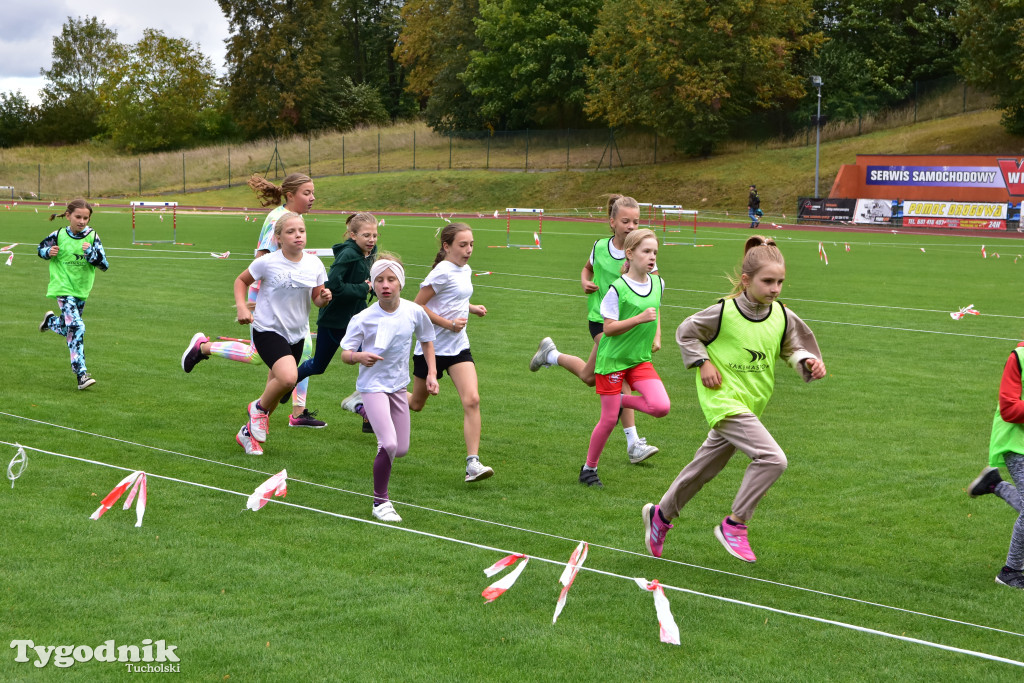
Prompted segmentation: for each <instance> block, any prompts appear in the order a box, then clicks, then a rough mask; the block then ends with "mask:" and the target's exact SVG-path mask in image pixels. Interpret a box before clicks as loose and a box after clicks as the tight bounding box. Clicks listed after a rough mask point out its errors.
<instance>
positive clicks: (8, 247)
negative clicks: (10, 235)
mask: <svg viewBox="0 0 1024 683" xmlns="http://www.w3.org/2000/svg"><path fill="white" fill-rule="evenodd" d="M16 246H18V242H15V243H14V244H8V245H7V246H6V247H0V252H4V251H10V250H11V249H14V248H15V247H16Z"/></svg>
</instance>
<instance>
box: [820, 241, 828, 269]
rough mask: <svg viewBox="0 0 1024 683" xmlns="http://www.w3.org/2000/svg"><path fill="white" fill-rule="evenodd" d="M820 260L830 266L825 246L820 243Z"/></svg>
mask: <svg viewBox="0 0 1024 683" xmlns="http://www.w3.org/2000/svg"><path fill="white" fill-rule="evenodd" d="M818 260H819V261H824V262H825V265H826V266H827V265H828V254H826V253H825V245H824V244H822V243H821V242H818Z"/></svg>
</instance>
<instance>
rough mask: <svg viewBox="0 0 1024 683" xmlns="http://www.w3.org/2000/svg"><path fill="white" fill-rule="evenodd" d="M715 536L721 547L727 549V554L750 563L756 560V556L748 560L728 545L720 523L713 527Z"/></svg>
mask: <svg viewBox="0 0 1024 683" xmlns="http://www.w3.org/2000/svg"><path fill="white" fill-rule="evenodd" d="M715 538H717V539H718V542H719V543H721V544H722V547H723V548H725V549H726V550H728V551H729V554H730V555H732V556H733V557H735V558H736V559H737V560H743V561H744V562H750V563H751V564H753V563H754V562H756V561H757V558H756V557H755V558H754V559H753V560H748V559H747V558H745V557H743V556H742V555H740V554H739V553H738V552H736V551H735V550H733V548H732V546H731V545H729V541H727V540H726V538H725V533H724V532H723V531H722V525H721V524H719V525H717V526H716V527H715Z"/></svg>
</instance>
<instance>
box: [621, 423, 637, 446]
mask: <svg viewBox="0 0 1024 683" xmlns="http://www.w3.org/2000/svg"><path fill="white" fill-rule="evenodd" d="M622 431H623V432H625V434H626V448H632V447H633V444H635V443H636V442H637V440H638V439H639V438H640V437H639V436H638V435H637V433H636V426H635V425H634V426H633V427H624V428H623V430H622Z"/></svg>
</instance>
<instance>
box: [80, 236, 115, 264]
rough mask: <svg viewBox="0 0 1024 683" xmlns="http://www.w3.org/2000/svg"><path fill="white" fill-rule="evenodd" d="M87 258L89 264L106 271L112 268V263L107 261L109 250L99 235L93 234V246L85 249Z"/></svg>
mask: <svg viewBox="0 0 1024 683" xmlns="http://www.w3.org/2000/svg"><path fill="white" fill-rule="evenodd" d="M85 260H86V261H88V262H89V265H91V266H95V267H97V268H99V269H100V270H104V271H105V270H107V269H108V268H110V264H109V263H107V252H106V251H105V250H104V249H103V242H100V236H99V235H93V238H92V248H91V249H86V250H85Z"/></svg>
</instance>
